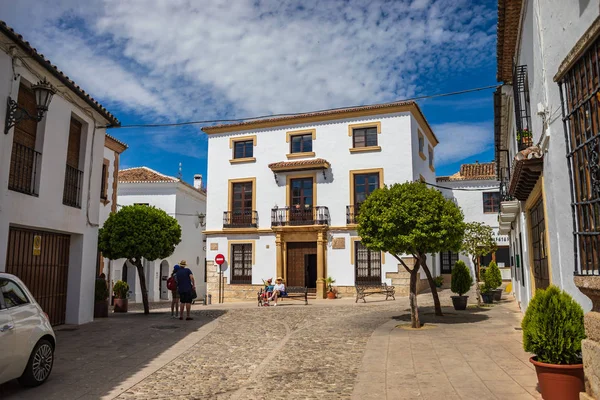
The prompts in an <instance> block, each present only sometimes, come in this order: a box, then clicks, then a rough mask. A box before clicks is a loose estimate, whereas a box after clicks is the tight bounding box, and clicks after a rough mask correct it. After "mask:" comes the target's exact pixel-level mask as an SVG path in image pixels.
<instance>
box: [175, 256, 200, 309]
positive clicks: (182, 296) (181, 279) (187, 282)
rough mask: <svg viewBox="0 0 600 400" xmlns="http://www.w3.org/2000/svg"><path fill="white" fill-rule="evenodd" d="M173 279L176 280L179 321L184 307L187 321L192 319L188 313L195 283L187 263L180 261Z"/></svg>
mask: <svg viewBox="0 0 600 400" xmlns="http://www.w3.org/2000/svg"><path fill="white" fill-rule="evenodd" d="M175 279H176V280H177V291H178V292H179V301H180V304H181V305H180V308H179V319H180V320H182V319H183V308H184V306H185V308H186V310H187V318H186V320H187V321H189V320H191V319H193V318H192V317H190V311H191V309H192V300H193V299H194V295H193V293H195V292H196V281H195V280H194V275H193V274H192V271H191V270H190V269H189V268H187V262H186V261H185V260H182V261H181V262H180V263H179V269H178V270H177V272H176V273H175Z"/></svg>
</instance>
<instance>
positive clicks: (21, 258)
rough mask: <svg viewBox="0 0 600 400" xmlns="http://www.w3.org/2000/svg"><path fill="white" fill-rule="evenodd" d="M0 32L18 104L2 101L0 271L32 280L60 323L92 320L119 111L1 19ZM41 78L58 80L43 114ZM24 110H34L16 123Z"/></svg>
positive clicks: (7, 78)
mask: <svg viewBox="0 0 600 400" xmlns="http://www.w3.org/2000/svg"><path fill="white" fill-rule="evenodd" d="M0 37H1V39H2V40H0V42H1V44H0V76H1V77H2V79H0V93H4V95H6V96H8V97H9V98H10V99H11V100H13V101H14V103H12V105H14V106H15V108H14V110H16V111H15V112H13V113H7V107H8V106H9V105H11V103H9V102H7V101H6V100H7V99H6V98H3V99H2V100H1V101H0V121H2V129H3V130H4V132H3V133H2V134H0V271H2V272H8V273H12V274H14V275H17V276H18V277H19V278H20V279H21V280H23V281H24V282H25V283H26V284H27V286H28V287H29V289H30V290H31V292H32V294H33V295H34V296H35V298H36V300H37V301H38V302H39V303H40V305H41V306H42V308H43V309H44V311H45V312H46V313H47V314H48V316H49V317H50V321H51V323H52V324H53V325H58V324H64V323H69V324H82V323H86V322H89V321H91V320H92V319H93V308H94V306H93V304H94V279H95V275H96V264H97V262H96V260H97V242H98V225H99V222H100V220H99V210H100V196H101V194H100V192H101V180H102V176H101V174H102V165H103V164H102V159H103V152H104V144H105V140H106V139H105V127H106V126H109V125H113V126H115V125H119V121H118V120H117V119H116V118H115V117H114V116H113V115H112V114H110V113H109V112H108V111H107V110H106V109H104V108H103V107H102V106H101V105H100V104H98V103H97V102H96V101H95V100H94V99H92V98H91V97H90V96H89V95H88V94H87V93H86V92H84V91H83V90H82V89H81V88H79V86H77V85H76V84H75V83H74V82H73V81H71V80H70V79H69V78H68V77H67V76H65V75H64V74H63V73H62V72H61V71H60V70H58V69H57V68H56V67H55V66H53V65H52V64H51V63H50V61H48V60H46V59H45V58H44V57H43V56H42V55H40V54H39V53H37V52H36V50H35V49H34V48H32V47H31V46H30V45H29V43H28V42H25V41H24V40H23V38H22V37H21V36H20V35H17V34H16V33H15V32H14V31H13V30H12V29H10V28H9V27H7V26H6V25H5V24H4V23H0ZM40 82H48V83H49V84H50V85H51V86H52V87H53V88H55V90H56V93H55V94H54V96H53V97H52V98H51V101H50V103H49V107H48V109H47V111H46V112H44V113H43V117H42V118H41V119H40V118H35V116H39V115H40V114H39V113H38V112H39V110H38V109H37V108H38V107H39V105H40V104H41V101H42V100H43V99H42V98H41V97H39V96H38V97H36V96H37V95H40V92H39V88H40V86H39V85H38V83H40ZM22 110H25V111H22ZM25 112H26V113H27V114H28V115H29V116H32V117H34V118H32V119H29V118H27V119H22V120H20V121H17V123H16V124H15V125H14V126H12V124H11V121H10V118H11V117H17V118H18V117H22V116H24V115H25ZM7 119H8V120H7Z"/></svg>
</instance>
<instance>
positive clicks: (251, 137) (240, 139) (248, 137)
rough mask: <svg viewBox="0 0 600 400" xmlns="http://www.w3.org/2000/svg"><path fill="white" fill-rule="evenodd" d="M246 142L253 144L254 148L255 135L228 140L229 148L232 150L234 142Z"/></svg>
mask: <svg viewBox="0 0 600 400" xmlns="http://www.w3.org/2000/svg"><path fill="white" fill-rule="evenodd" d="M247 140H252V144H254V146H256V135H249V136H235V137H230V138H229V148H230V149H233V144H234V143H235V142H245V141H247Z"/></svg>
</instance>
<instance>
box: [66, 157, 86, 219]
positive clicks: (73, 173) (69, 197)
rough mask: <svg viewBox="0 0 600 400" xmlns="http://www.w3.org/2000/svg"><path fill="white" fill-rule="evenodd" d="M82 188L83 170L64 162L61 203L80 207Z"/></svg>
mask: <svg viewBox="0 0 600 400" xmlns="http://www.w3.org/2000/svg"><path fill="white" fill-rule="evenodd" d="M82 189H83V171H80V170H78V169H77V168H73V167H71V166H70V165H69V164H66V169H65V185H64V188H63V204H64V205H66V206H70V207H75V208H81V192H82Z"/></svg>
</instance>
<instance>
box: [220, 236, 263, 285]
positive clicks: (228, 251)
mask: <svg viewBox="0 0 600 400" xmlns="http://www.w3.org/2000/svg"><path fill="white" fill-rule="evenodd" d="M232 244H251V245H252V266H253V267H254V265H255V264H256V240H228V241H227V264H229V266H230V268H229V270H230V271H231V245H232ZM230 279H231V278H230Z"/></svg>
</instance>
